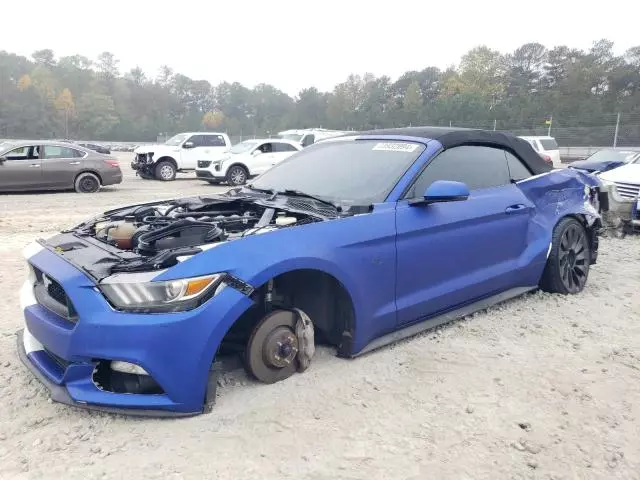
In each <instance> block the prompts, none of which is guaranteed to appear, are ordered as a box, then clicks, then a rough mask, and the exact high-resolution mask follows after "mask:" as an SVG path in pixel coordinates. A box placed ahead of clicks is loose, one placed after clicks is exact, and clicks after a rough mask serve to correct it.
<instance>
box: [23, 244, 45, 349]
mask: <svg viewBox="0 0 640 480" xmlns="http://www.w3.org/2000/svg"><path fill="white" fill-rule="evenodd" d="M42 250H44V247H43V246H42V245H40V244H39V243H36V242H32V243H30V244H29V245H27V246H26V247H25V248H24V250H23V251H22V255H23V256H24V258H25V260H27V261H28V260H29V259H30V258H31V257H33V256H34V255H36V254H37V253H40V252H41V251H42ZM35 280H36V279H35V274H34V273H33V270H31V268H29V269H28V273H27V279H26V280H25V281H24V283H23V284H22V287H21V288H20V308H21V309H22V311H24V310H25V309H26V308H27V307H30V306H32V305H36V304H37V303H38V301H37V300H36V297H35V295H34V294H33V284H34V283H35ZM22 342H23V344H24V349H25V351H26V352H27V355H28V354H30V353H31V352H36V351H38V350H44V347H43V346H42V344H41V343H40V342H38V341H37V340H36V339H35V337H34V336H33V335H31V332H30V331H29V329H28V328H27V325H26V324H25V326H24V335H23V338H22Z"/></svg>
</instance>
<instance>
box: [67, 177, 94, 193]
mask: <svg viewBox="0 0 640 480" xmlns="http://www.w3.org/2000/svg"><path fill="white" fill-rule="evenodd" d="M73 187H74V189H75V191H76V192H78V193H94V192H97V191H98V190H100V179H99V178H98V176H97V175H96V174H94V173H89V172H84V173H81V174H80V175H78V176H77V177H76V181H75V182H74V184H73Z"/></svg>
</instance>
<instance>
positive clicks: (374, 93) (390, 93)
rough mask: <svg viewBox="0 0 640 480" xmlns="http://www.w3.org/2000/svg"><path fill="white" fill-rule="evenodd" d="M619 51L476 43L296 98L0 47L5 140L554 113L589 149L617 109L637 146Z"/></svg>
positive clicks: (105, 60)
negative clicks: (438, 63) (393, 74)
mask: <svg viewBox="0 0 640 480" xmlns="http://www.w3.org/2000/svg"><path fill="white" fill-rule="evenodd" d="M613 47H614V44H613V42H611V41H608V40H604V39H603V40H599V41H596V42H594V43H593V45H592V46H591V48H589V49H588V50H580V49H575V48H570V47H568V46H557V47H554V48H552V49H548V48H546V47H545V46H544V45H541V44H539V43H527V44H525V45H522V46H521V47H519V48H518V49H516V50H515V51H513V52H510V53H501V52H498V51H496V50H492V49H490V48H488V47H486V46H478V47H476V48H473V49H471V50H470V51H469V52H467V53H466V54H465V55H464V56H463V57H462V58H461V60H460V62H459V64H458V65H457V66H452V67H450V68H447V69H444V70H442V69H439V68H436V67H429V66H428V67H426V68H424V69H423V70H420V71H408V72H406V73H404V74H403V75H402V76H400V77H399V78H398V79H395V80H394V79H391V78H389V77H388V76H380V77H377V76H374V75H371V74H364V75H356V74H352V75H349V76H348V77H347V78H346V80H345V81H344V82H342V83H340V84H338V85H336V86H335V88H334V89H333V91H331V92H321V91H319V90H318V89H316V88H314V87H309V88H305V89H302V90H301V91H300V92H299V93H298V94H297V95H296V96H295V97H291V96H289V95H287V94H286V93H284V92H282V91H281V90H279V89H278V88H276V87H275V86H272V85H268V84H259V85H257V86H255V87H254V88H248V87H246V86H244V85H242V84H240V83H237V82H234V83H228V82H222V83H220V84H218V85H211V84H210V83H209V82H208V81H206V80H193V79H191V78H189V77H187V76H185V75H183V74H180V73H176V72H174V71H173V70H172V69H171V68H170V67H168V66H163V67H161V68H160V70H159V72H158V74H157V75H156V76H155V77H154V78H150V77H149V76H148V75H147V74H146V73H145V72H143V71H142V70H141V69H140V68H139V67H136V68H133V69H131V70H130V71H128V72H121V71H120V67H119V61H118V59H117V58H115V56H114V55H113V54H112V53H110V52H104V53H102V54H100V55H99V56H98V57H97V58H96V59H89V58H86V57H84V56H82V55H73V56H64V57H60V58H57V57H56V55H55V53H54V52H53V51H52V50H49V49H45V50H39V51H36V52H34V53H33V54H32V56H31V58H26V57H24V56H19V55H15V54H12V53H9V52H6V51H0V137H5V138H19V137H23V138H27V137H28V138H34V137H44V138H64V137H68V138H75V139H92V140H112V141H150V140H155V139H156V137H157V135H158V134H160V133H175V132H180V131H188V130H203V129H208V130H224V131H227V132H228V133H229V134H230V135H233V136H243V137H247V136H253V135H268V134H274V133H275V132H277V131H280V130H283V129H286V128H307V127H318V126H322V127H324V128H336V129H353V130H363V129H369V128H381V127H394V126H407V125H418V124H420V125H426V124H429V125H454V126H469V127H482V128H496V129H500V130H517V131H531V132H537V133H544V132H546V129H547V128H548V127H547V124H546V123H545V122H548V120H549V119H550V118H551V117H552V118H553V128H554V129H556V128H557V129H576V130H575V132H576V133H575V134H576V135H578V136H584V137H592V138H585V144H586V143H587V142H591V143H592V144H594V142H595V143H597V142H598V141H600V140H602V142H605V141H606V142H608V141H609V140H610V136H611V129H612V128H613V126H614V125H615V123H616V118H617V115H618V114H619V113H620V114H621V116H622V118H623V122H622V124H623V127H624V128H623V129H622V130H621V138H622V140H624V141H627V142H640V46H637V47H633V48H631V49H629V50H628V51H626V52H625V53H624V54H623V55H616V54H615V53H614V48H613ZM381 61H383V60H381ZM425 63H426V62H425ZM602 126H606V128H607V129H606V130H602V129H601V128H600V129H599V128H598V127H602ZM567 131H568V130H567ZM598 136H603V137H606V138H602V139H599V138H597V137H598ZM593 137H596V138H593Z"/></svg>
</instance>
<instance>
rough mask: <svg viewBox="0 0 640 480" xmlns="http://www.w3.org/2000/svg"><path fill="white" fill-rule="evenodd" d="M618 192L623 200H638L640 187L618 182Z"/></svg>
mask: <svg viewBox="0 0 640 480" xmlns="http://www.w3.org/2000/svg"><path fill="white" fill-rule="evenodd" d="M616 191H617V192H618V195H620V196H621V197H622V198H629V199H632V200H633V199H636V198H638V194H639V193H640V185H634V184H632V183H620V182H616Z"/></svg>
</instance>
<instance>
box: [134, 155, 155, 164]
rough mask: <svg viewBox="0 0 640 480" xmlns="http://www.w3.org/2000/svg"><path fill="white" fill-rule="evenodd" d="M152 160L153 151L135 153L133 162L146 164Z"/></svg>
mask: <svg viewBox="0 0 640 480" xmlns="http://www.w3.org/2000/svg"><path fill="white" fill-rule="evenodd" d="M152 162H153V153H137V154H136V158H135V160H134V163H139V164H142V165H144V164H146V163H152Z"/></svg>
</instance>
